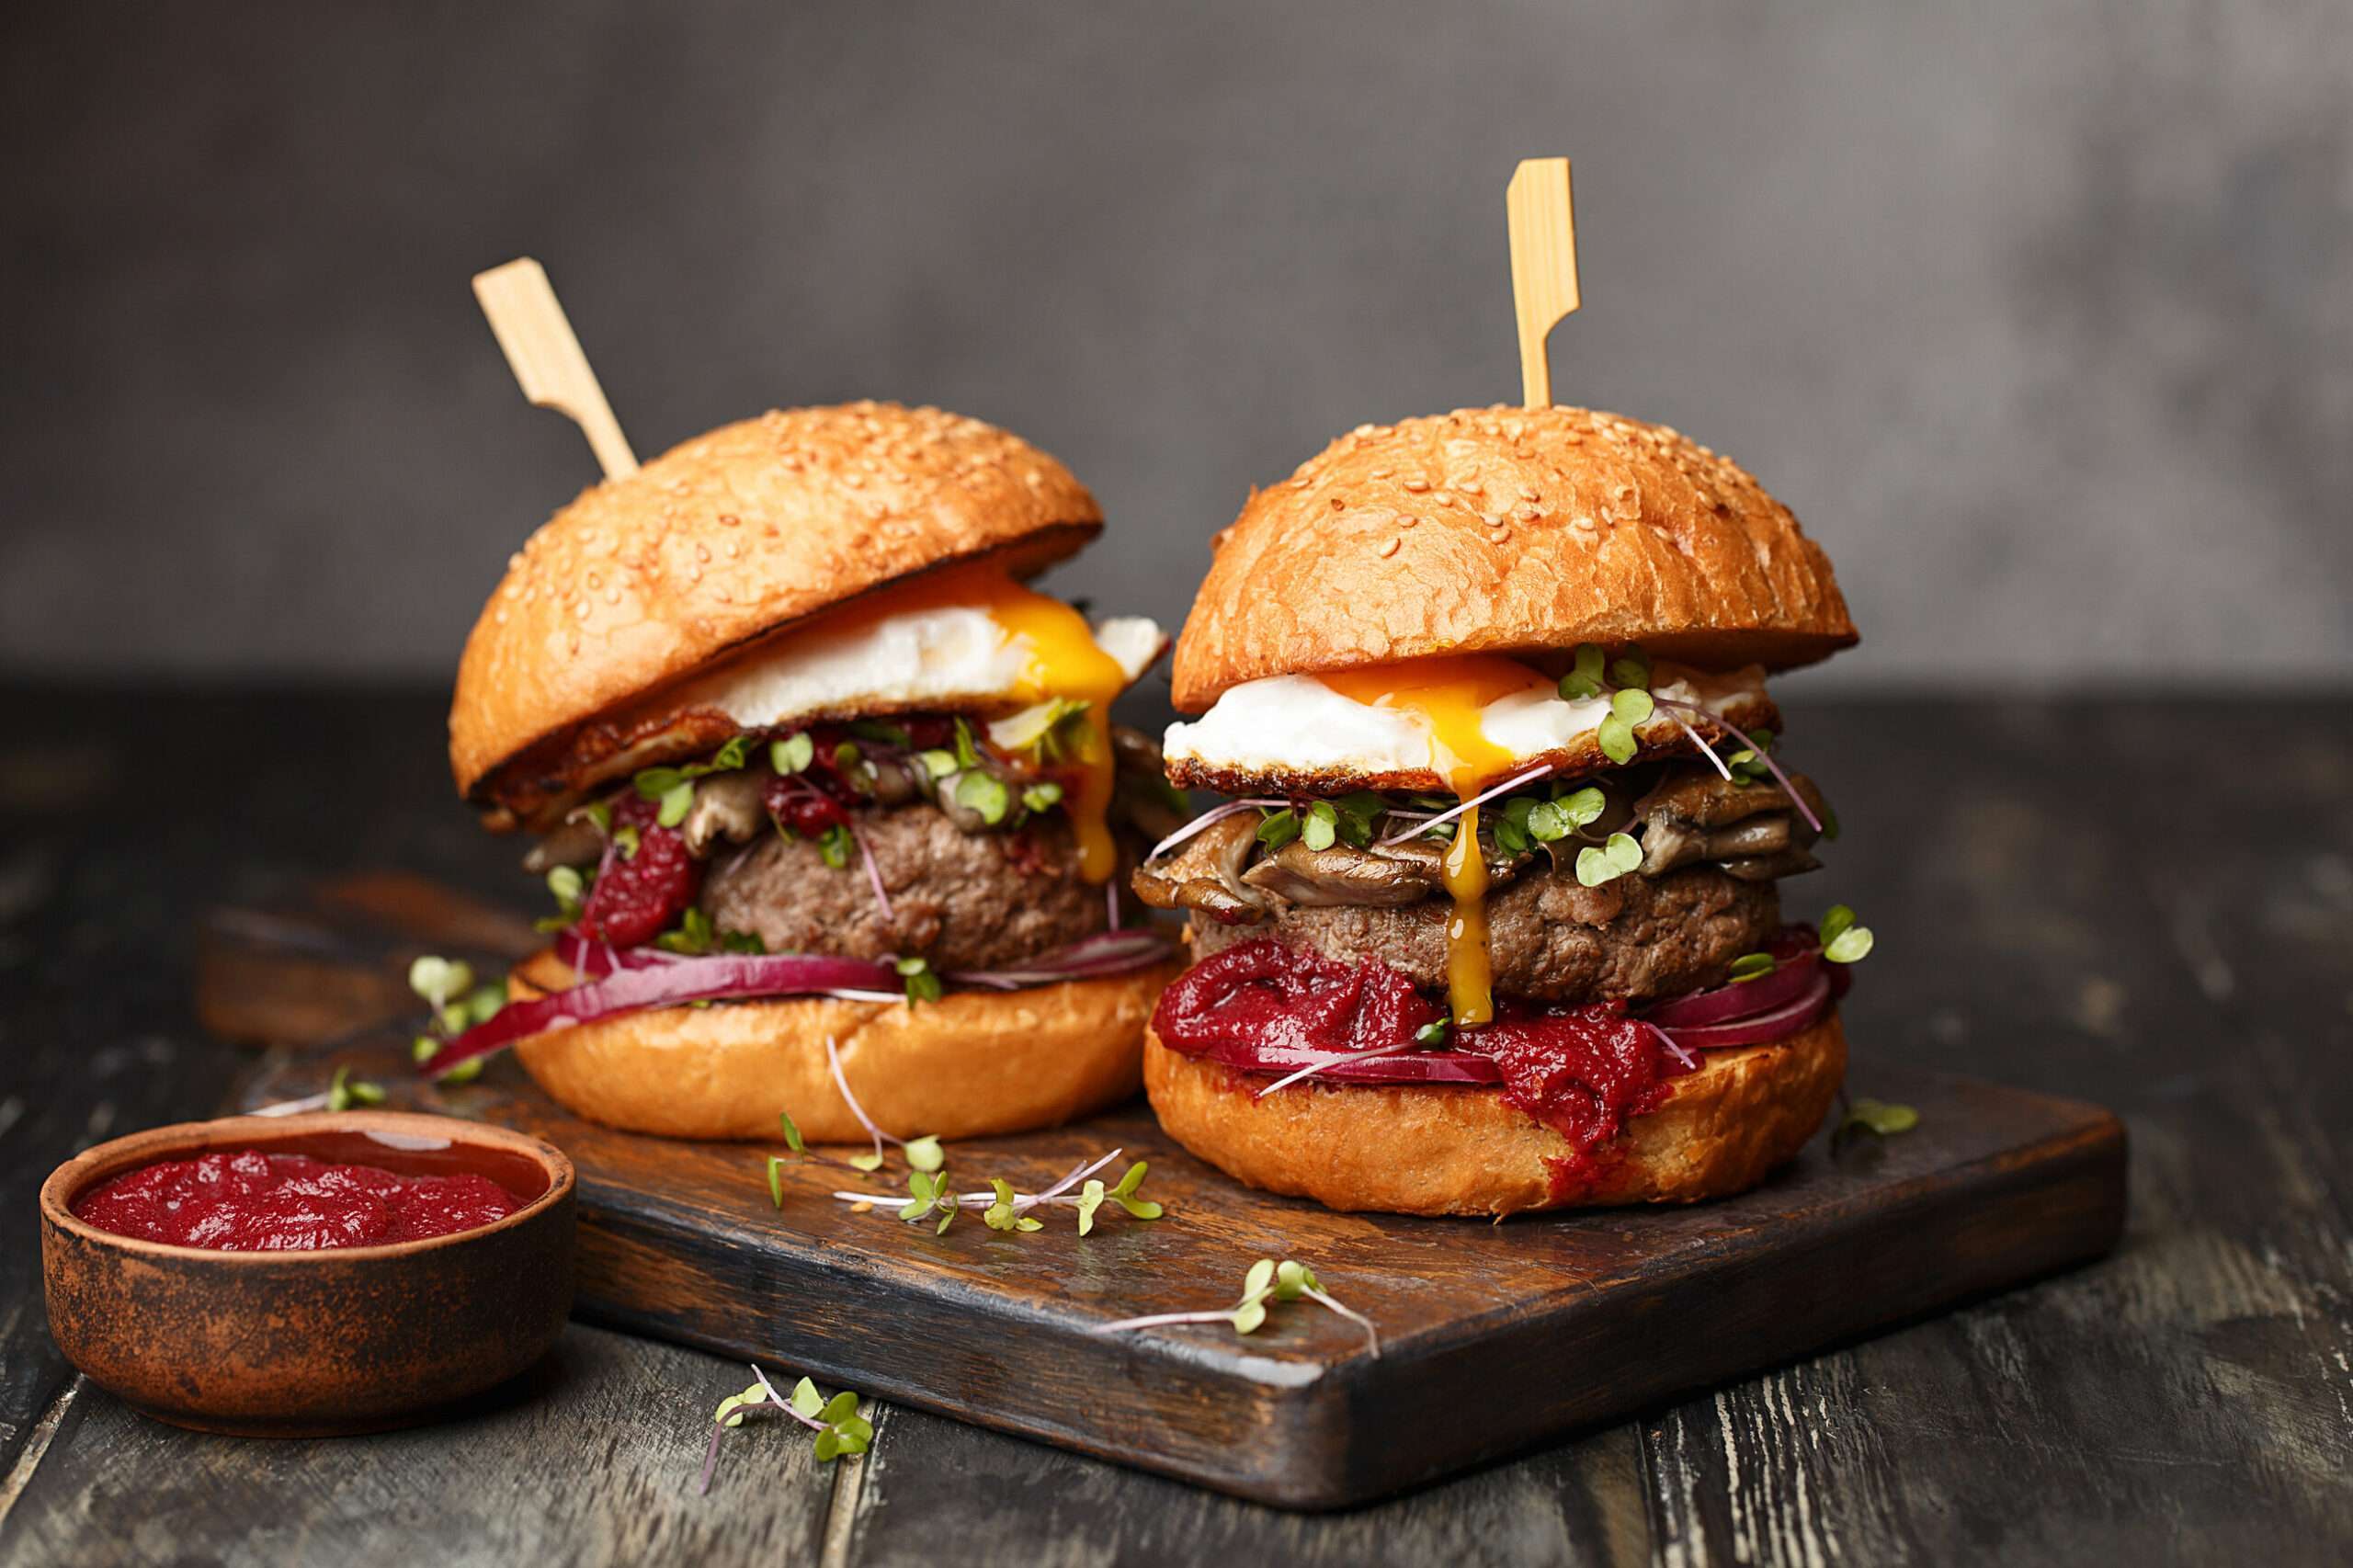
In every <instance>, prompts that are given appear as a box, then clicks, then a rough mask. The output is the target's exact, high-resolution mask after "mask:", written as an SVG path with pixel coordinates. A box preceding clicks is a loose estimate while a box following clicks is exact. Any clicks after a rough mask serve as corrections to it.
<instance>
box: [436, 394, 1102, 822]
mask: <svg viewBox="0 0 2353 1568" xmlns="http://www.w3.org/2000/svg"><path fill="white" fill-rule="evenodd" d="M1102 528H1103V514H1102V512H1101V510H1100V508H1098V507H1097V506H1096V504H1095V497H1094V496H1092V495H1090V494H1087V492H1086V486H1084V485H1082V484H1080V483H1078V481H1077V480H1076V479H1074V478H1073V477H1072V476H1071V473H1070V471H1069V470H1068V469H1065V468H1064V467H1063V465H1062V464H1060V463H1058V462H1056V461H1055V460H1053V459H1052V458H1050V457H1048V456H1047V455H1046V454H1045V453H1043V452H1041V451H1040V450H1039V449H1037V448H1035V447H1033V446H1031V445H1029V443H1028V442H1026V441H1024V440H1022V439H1020V438H1019V437H1017V436H1012V435H1008V434H1006V432H1005V431H1003V430H1000V429H997V428H996V427H995V426H992V425H984V424H983V423H982V422H981V421H979V420H977V419H967V418H965V417H963V416H961V415H954V414H947V413H943V412H942V411H940V410H938V409H936V408H902V407H900V406H899V405H897V404H896V403H849V404H847V405H845V406H842V407H838V408H794V409H787V410H784V411H781V412H771V413H768V414H764V415H760V416H759V417H758V418H756V419H746V420H745V421H743V422H742V423H741V424H737V425H727V426H721V427H720V428H719V429H716V430H713V431H712V432H710V434H709V435H707V436H698V437H695V438H694V439H692V440H690V441H688V442H685V443H684V444H682V445H680V446H677V447H674V448H672V449H670V450H669V451H667V452H665V453H664V454H662V456H660V457H658V458H656V459H654V460H653V461H652V462H650V463H647V464H646V465H645V466H644V467H643V468H642V469H639V470H638V471H637V472H635V473H632V474H630V475H629V476H627V477H626V478H623V479H618V480H608V481H607V482H606V483H602V484H599V485H597V486H596V487H594V488H593V489H590V490H587V491H585V492H583V493H582V494H581V496H580V498H579V499H578V500H576V501H574V502H573V504H572V505H571V506H566V507H565V508H564V509H563V511H561V512H558V513H557V514H556V515H555V516H554V517H551V518H550V519H549V520H548V523H547V525H546V526H545V527H543V528H540V530H539V531H538V532H537V533H535V534H533V535H532V536H531V538H530V540H529V542H527V543H526V544H525V545H524V546H523V548H522V550H521V551H518V552H517V553H516V554H515V555H514V556H513V557H512V558H511V559H510V560H509V561H508V562H507V563H506V580H505V581H504V582H502V583H500V584H499V585H498V589H497V591H496V592H495V593H494V594H492V595H491V597H490V602H489V604H487V605H486V606H484V607H483V613H482V619H480V620H479V621H477V622H475V624H474V630H473V634H472V636H470V637H468V638H467V639H466V651H465V655H464V657H463V658H462V659H460V661H459V665H458V689H457V695H456V697H455V699H453V701H452V702H451V705H450V709H449V767H450V771H451V772H452V773H454V774H455V775H456V776H457V781H458V788H459V790H460V792H462V793H464V794H467V795H470V796H473V797H475V798H477V799H496V798H498V797H499V796H500V794H501V793H502V790H501V785H502V781H503V778H502V776H503V775H506V773H507V772H508V771H509V770H510V769H512V770H515V771H517V772H518V773H520V772H529V771H531V770H532V768H531V765H532V763H533V762H534V760H535V759H544V758H545V757H547V756H551V755H552V754H556V753H560V752H561V751H562V750H563V747H564V745H565V743H566V742H567V740H568V739H569V738H570V737H571V735H572V733H574V731H576V730H578V729H579V728H580V727H581V726H582V725H584V724H585V723H587V722H589V721H591V720H594V719H595V718H597V715H599V714H600V713H602V712H603V711H605V710H608V709H609V708H611V707H613V706H614V705H615V704H617V703H620V702H623V701H624V700H626V699H631V698H635V697H638V696H640V695H642V694H643V693H645V692H647V691H649V690H651V689H653V688H654V687H659V686H661V685H664V684H665V683H667V682H670V681H674V680H676V679H678V678H680V677H682V676H688V675H691V674H693V673H694V672H695V671H697V670H698V669H699V668H700V667H701V666H703V665H707V664H709V663H710V662H711V661H712V660H714V659H716V658H718V657H720V656H721V655H722V654H726V653H733V652H736V651H738V650H740V649H742V648H744V647H745V645H747V644H749V643H752V642H755V641H756V640H758V639H762V638H765V637H767V636H769V635H771V634H773V633H776V632H779V631H784V630H786V629H788V628H790V627H792V626H794V625H797V624H799V623H800V622H801V621H803V620H806V619H808V618H809V617H811V616H812V615H814V614H816V613H817V612H818V611H820V610H824V609H829V608H833V607H834V606H835V605H838V604H840V603H842V602H844V601H845V600H847V599H851V598H855V597H858V595H860V594H864V593H867V592H869V591H870V590H872V589H875V588H878V587H881V586H882V585H885V584H888V583H892V582H894V581H896V580H898V579H901V578H904V577H906V576H908V575H909V574H914V573H917V572H922V571H925V570H927V569H929V568H933V567H938V566H946V565H949V564H952V563H955V562H966V561H972V560H975V559H978V558H980V557H983V556H989V557H995V558H998V559H1000V560H1002V561H1003V562H1004V563H1005V565H1006V567H1007V569H1008V570H1010V571H1012V572H1014V573H1015V574H1017V575H1024V576H1026V575H1029V574H1034V573H1036V572H1038V571H1040V570H1042V569H1043V568H1044V567H1046V566H1048V565H1050V564H1051V563H1052V562H1056V561H1060V560H1062V559H1063V557H1065V556H1068V555H1070V554H1072V553H1073V552H1074V551H1077V550H1078V549H1079V548H1080V547H1081V546H1083V545H1084V544H1086V541H1087V540H1090V539H1092V538H1093V537H1094V536H1095V535H1096V534H1097V533H1099V532H1101V531H1102Z"/></svg>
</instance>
